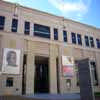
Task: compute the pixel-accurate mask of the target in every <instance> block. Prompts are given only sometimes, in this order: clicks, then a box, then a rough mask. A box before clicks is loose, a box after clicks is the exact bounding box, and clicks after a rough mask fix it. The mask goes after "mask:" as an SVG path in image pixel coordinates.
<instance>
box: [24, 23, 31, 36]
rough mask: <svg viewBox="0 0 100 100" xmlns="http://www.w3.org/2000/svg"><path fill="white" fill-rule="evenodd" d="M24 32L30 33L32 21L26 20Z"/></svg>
mask: <svg viewBox="0 0 100 100" xmlns="http://www.w3.org/2000/svg"><path fill="white" fill-rule="evenodd" d="M24 33H25V35H29V33H30V22H27V21H25V24H24Z"/></svg>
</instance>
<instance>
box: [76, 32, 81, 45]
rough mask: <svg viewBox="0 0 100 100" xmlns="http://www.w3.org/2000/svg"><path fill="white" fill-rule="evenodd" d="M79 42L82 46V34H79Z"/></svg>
mask: <svg viewBox="0 0 100 100" xmlns="http://www.w3.org/2000/svg"><path fill="white" fill-rule="evenodd" d="M77 40H78V44H79V45H82V38H81V35H80V34H77Z"/></svg>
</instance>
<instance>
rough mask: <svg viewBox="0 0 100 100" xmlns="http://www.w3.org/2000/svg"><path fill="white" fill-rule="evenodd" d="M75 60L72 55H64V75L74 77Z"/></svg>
mask: <svg viewBox="0 0 100 100" xmlns="http://www.w3.org/2000/svg"><path fill="white" fill-rule="evenodd" d="M73 67H74V60H73V58H72V57H67V56H62V71H63V72H62V73H63V76H65V77H68V78H72V77H73V76H74V68H73Z"/></svg>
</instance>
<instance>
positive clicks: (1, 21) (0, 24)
mask: <svg viewBox="0 0 100 100" xmlns="http://www.w3.org/2000/svg"><path fill="white" fill-rule="evenodd" d="M4 25H5V17H4V16H0V30H4Z"/></svg>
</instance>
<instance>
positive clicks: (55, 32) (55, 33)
mask: <svg viewBox="0 0 100 100" xmlns="http://www.w3.org/2000/svg"><path fill="white" fill-rule="evenodd" d="M54 40H58V29H56V28H54Z"/></svg>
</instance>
